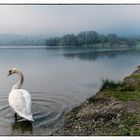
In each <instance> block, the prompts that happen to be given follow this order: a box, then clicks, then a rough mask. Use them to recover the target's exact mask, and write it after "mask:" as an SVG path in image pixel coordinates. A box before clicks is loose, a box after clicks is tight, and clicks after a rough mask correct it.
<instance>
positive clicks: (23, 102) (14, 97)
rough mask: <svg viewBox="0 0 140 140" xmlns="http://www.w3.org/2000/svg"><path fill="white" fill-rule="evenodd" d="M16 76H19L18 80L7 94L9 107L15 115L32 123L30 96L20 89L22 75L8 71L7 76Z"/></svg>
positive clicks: (14, 70) (15, 71)
mask: <svg viewBox="0 0 140 140" xmlns="http://www.w3.org/2000/svg"><path fill="white" fill-rule="evenodd" d="M11 74H17V75H19V76H20V80H19V81H18V83H17V84H15V85H14V86H13V87H12V90H11V92H10V94H9V105H10V107H11V108H12V110H13V111H14V112H15V113H17V114H18V115H19V116H21V117H23V118H25V119H27V120H29V121H33V117H32V112H31V104H32V101H31V95H30V93H29V92H28V91H26V90H24V89H21V86H22V84H23V79H24V78H23V74H22V72H21V71H20V70H18V69H16V68H13V69H12V70H10V71H9V74H8V75H11Z"/></svg>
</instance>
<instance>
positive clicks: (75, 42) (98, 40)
mask: <svg viewBox="0 0 140 140" xmlns="http://www.w3.org/2000/svg"><path fill="white" fill-rule="evenodd" d="M135 41H136V39H135V38H122V37H118V36H117V35H115V34H109V35H107V36H105V35H101V34H98V33H97V32H95V31H84V32H80V33H79V34H78V35H74V34H66V35H64V36H62V37H60V38H58V37H55V38H50V39H47V41H46V45H47V46H95V45H96V44H102V45H104V44H105V43H106V44H109V45H111V46H113V45H115V44H120V45H126V46H129V47H130V46H135V45H136V43H135Z"/></svg>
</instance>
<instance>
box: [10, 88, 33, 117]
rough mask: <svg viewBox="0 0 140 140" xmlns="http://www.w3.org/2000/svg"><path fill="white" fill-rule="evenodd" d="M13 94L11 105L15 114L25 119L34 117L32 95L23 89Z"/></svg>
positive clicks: (14, 91)
mask: <svg viewBox="0 0 140 140" xmlns="http://www.w3.org/2000/svg"><path fill="white" fill-rule="evenodd" d="M11 92H12V94H11V95H12V97H11V100H10V105H11V107H12V108H13V109H14V110H15V112H16V113H17V114H19V115H20V116H22V117H24V118H27V117H29V116H30V117H32V112H31V95H30V94H29V93H28V92H27V91H26V90H23V89H15V90H12V91H11Z"/></svg>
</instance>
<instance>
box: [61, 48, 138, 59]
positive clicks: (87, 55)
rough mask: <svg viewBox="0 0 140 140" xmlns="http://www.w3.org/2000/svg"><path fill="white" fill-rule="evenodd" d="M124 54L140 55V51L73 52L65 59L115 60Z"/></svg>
mask: <svg viewBox="0 0 140 140" xmlns="http://www.w3.org/2000/svg"><path fill="white" fill-rule="evenodd" d="M124 54H134V55H136V54H140V52H139V51H135V50H107V51H94V52H87V51H84V52H79V53H78V52H72V53H65V54H64V57H67V58H79V59H81V60H96V59H97V58H99V57H109V58H115V57H116V56H117V55H124Z"/></svg>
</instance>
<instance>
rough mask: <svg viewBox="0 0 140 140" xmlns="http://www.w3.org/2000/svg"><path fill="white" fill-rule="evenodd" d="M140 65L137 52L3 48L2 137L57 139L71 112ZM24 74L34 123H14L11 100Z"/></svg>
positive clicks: (0, 62) (0, 67)
mask: <svg viewBox="0 0 140 140" xmlns="http://www.w3.org/2000/svg"><path fill="white" fill-rule="evenodd" d="M139 64H140V51H138V50H119V49H118V50H111V49H45V48H42V49H35V48H30V49H29V48H28V49H27V48H24V49H18V48H15V49H12V48H9V49H8V48H7V49H2V48H1V49H0V135H53V134H54V133H55V131H56V130H58V129H59V128H60V127H61V126H62V125H63V121H62V117H63V114H64V113H65V112H66V111H69V110H70V109H72V108H73V107H75V106H77V105H79V104H80V103H82V102H83V101H85V100H86V99H87V98H88V97H90V96H92V95H95V94H96V92H97V91H98V90H99V88H100V86H101V84H102V79H106V78H108V79H112V80H116V81H117V80H122V79H123V78H124V77H125V76H127V75H129V74H131V73H132V72H133V71H134V70H135V69H136V67H137V66H138V65H139ZM12 67H17V68H19V69H21V70H22V71H23V74H24V78H25V79H24V84H23V88H24V89H26V90H28V91H29V92H30V93H31V95H32V101H33V104H32V112H33V118H34V120H35V121H34V122H33V123H29V122H26V121H25V120H24V119H19V121H18V122H17V123H15V122H14V113H13V112H12V110H11V109H10V107H9V105H8V95H9V92H10V90H11V88H12V85H13V84H15V83H16V82H17V80H18V77H16V76H14V75H13V76H9V77H7V74H8V70H9V69H10V68H12Z"/></svg>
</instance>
